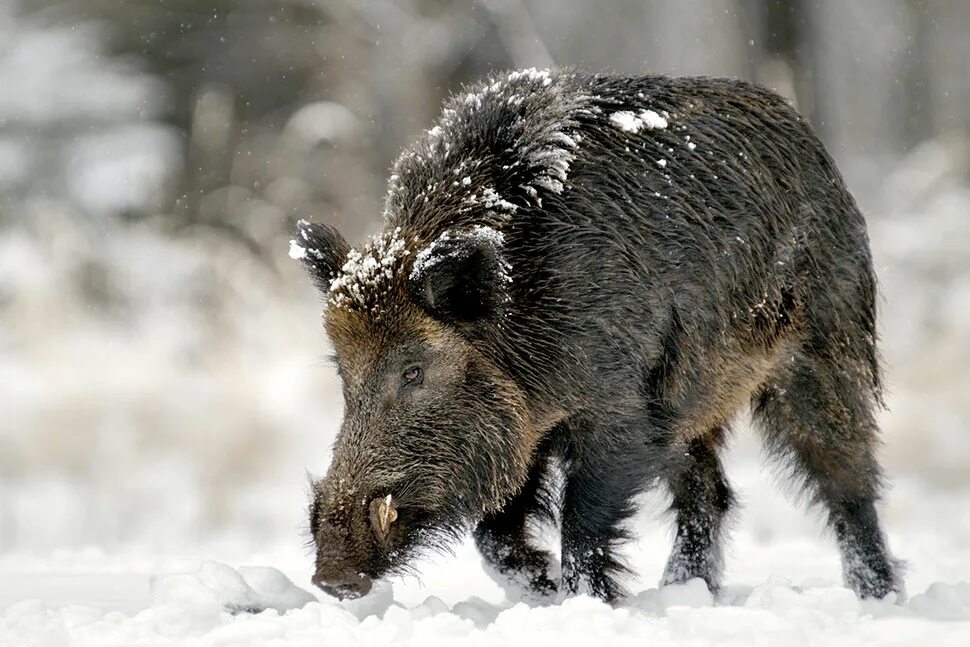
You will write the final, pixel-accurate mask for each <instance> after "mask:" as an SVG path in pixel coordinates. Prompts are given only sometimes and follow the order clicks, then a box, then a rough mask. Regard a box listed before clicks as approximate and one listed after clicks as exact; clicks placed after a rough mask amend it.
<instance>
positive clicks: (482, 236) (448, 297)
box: [290, 221, 538, 598]
mask: <svg viewBox="0 0 970 647" xmlns="http://www.w3.org/2000/svg"><path fill="white" fill-rule="evenodd" d="M502 242H503V241H502V236H501V234H500V233H498V232H497V231H495V230H493V229H487V228H484V227H471V228H468V229H465V230H462V231H447V232H445V233H443V234H441V235H440V236H438V237H436V238H435V239H434V240H432V241H419V240H416V239H412V240H409V241H406V240H405V239H404V238H403V237H402V234H401V232H400V230H395V231H389V232H385V233H384V234H382V235H379V236H377V237H375V238H373V239H371V241H370V242H368V243H367V244H366V245H365V246H363V247H362V248H361V249H360V250H352V249H350V247H349V246H348V245H347V243H346V242H345V241H344V239H343V238H342V237H341V236H340V234H339V233H337V232H336V231H335V230H334V229H332V228H330V227H328V226H325V225H317V224H310V223H306V222H305V221H301V223H300V226H299V230H298V232H297V238H296V239H295V240H294V241H293V242H292V243H291V250H290V251H291V255H292V256H294V257H296V258H299V259H300V260H302V261H303V263H304V265H305V266H306V267H307V269H308V270H309V273H310V275H311V277H312V278H313V279H314V281H315V282H316V284H317V285H318V287H319V288H320V290H321V291H322V292H323V293H324V297H325V299H326V305H325V316H324V320H325V327H326V331H327V335H328V336H329V338H330V341H331V343H332V344H333V348H334V351H335V356H334V360H335V363H336V365H337V369H338V372H339V373H340V376H341V379H342V381H343V396H344V419H343V423H342V426H341V429H340V432H339V435H338V436H337V439H336V442H335V444H334V447H333V457H332V460H331V463H330V468H329V471H328V472H327V474H326V476H325V477H324V478H323V479H321V480H319V481H317V482H315V483H313V495H312V496H313V500H312V503H311V506H310V530H311V533H312V536H313V541H314V544H315V547H316V574H315V575H314V577H313V581H314V583H316V584H317V585H318V586H320V587H321V588H322V589H323V590H324V591H326V592H327V593H329V594H331V595H335V596H338V597H341V598H344V597H357V596H360V595H363V594H366V593H367V592H368V591H369V590H370V586H371V581H372V580H373V579H375V578H380V577H383V576H385V575H388V574H391V573H400V572H406V571H407V570H408V565H409V563H410V562H411V561H412V560H413V558H414V557H415V555H416V554H418V553H420V552H422V551H423V550H427V549H435V548H442V547H445V546H446V545H447V544H448V543H449V540H450V539H452V538H454V537H456V536H458V535H460V534H461V533H462V532H463V531H464V530H465V529H466V528H467V527H468V526H469V524H471V523H474V521H475V520H476V519H478V518H480V517H481V515H482V514H483V512H486V511H490V510H495V509H498V508H500V507H501V505H502V503H503V502H504V501H505V500H506V499H507V498H508V497H509V496H511V495H512V494H514V493H515V492H516V491H517V490H518V489H519V488H520V487H521V485H522V483H523V482H524V481H525V478H526V474H527V471H528V465H529V462H530V457H531V455H532V452H533V451H534V448H535V445H536V442H537V440H538V439H537V438H536V437H535V436H536V433H535V431H534V426H533V425H532V424H530V422H529V417H528V415H527V413H526V411H527V409H526V405H525V395H524V394H523V392H522V390H521V389H520V388H519V387H518V386H517V385H516V383H515V382H514V381H513V380H512V379H511V378H510V377H509V376H508V375H507V374H506V372H504V371H503V369H502V368H501V366H500V364H501V361H500V360H499V359H498V358H497V357H496V356H495V355H496V354H497V352H494V351H490V350H489V349H490V348H492V347H493V344H490V343H489V342H488V340H489V339H493V340H494V339H495V336H496V335H501V334H502V328H503V319H504V317H503V315H504V312H505V308H506V307H507V305H508V304H507V293H508V292H507V290H508V281H509V279H508V266H507V264H506V262H505V261H504V259H503V255H502Z"/></svg>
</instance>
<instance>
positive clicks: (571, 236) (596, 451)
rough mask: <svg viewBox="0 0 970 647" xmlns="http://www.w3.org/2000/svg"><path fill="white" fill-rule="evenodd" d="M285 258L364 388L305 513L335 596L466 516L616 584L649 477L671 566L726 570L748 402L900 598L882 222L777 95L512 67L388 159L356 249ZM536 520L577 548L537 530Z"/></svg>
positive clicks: (529, 588)
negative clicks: (389, 167)
mask: <svg viewBox="0 0 970 647" xmlns="http://www.w3.org/2000/svg"><path fill="white" fill-rule="evenodd" d="M290 251H291V255H292V256H294V257H296V258H299V259H301V260H302V261H303V263H304V264H305V265H306V267H307V268H308V270H309V273H310V275H311V277H312V278H313V280H314V281H315V282H316V284H317V285H318V286H319V288H320V290H321V291H322V293H323V295H324V298H325V328H326V333H327V335H328V337H329V339H330V341H331V342H332V345H333V349H334V352H335V362H336V365H337V367H338V371H339V374H340V376H341V378H342V382H343V397H344V402H345V411H344V420H343V424H342V427H341V429H340V433H339V436H338V437H337V440H336V443H335V446H334V448H333V458H332V462H331V464H330V468H329V471H328V473H327V475H326V477H325V478H323V479H322V480H320V481H318V482H316V483H315V484H314V486H313V502H312V505H311V510H310V513H311V514H310V527H311V532H312V535H313V539H314V542H315V545H316V571H315V575H314V577H313V581H314V582H315V583H317V584H318V585H319V586H321V587H322V588H323V589H324V590H325V591H326V592H328V593H331V594H333V595H336V596H339V597H352V596H358V595H362V594H365V593H367V592H368V590H369V589H370V586H371V582H372V580H374V579H375V578H381V577H384V576H386V575H388V574H392V573H399V572H405V571H407V570H408V569H409V568H410V565H411V564H413V561H414V559H415V556H416V555H418V554H419V553H421V552H422V551H424V550H428V549H437V548H441V547H445V546H447V545H449V544H450V543H451V542H452V541H454V540H455V539H456V538H459V537H461V536H462V535H463V533H465V532H467V531H468V530H472V531H473V533H474V538H475V540H476V542H477V545H478V547H479V548H480V550H481V553H482V556H483V559H484V561H485V564H486V565H487V566H488V567H489V570H490V571H491V572H492V573H493V574H495V575H496V576H497V577H498V578H499V579H500V580H503V581H504V582H505V583H506V584H515V585H518V586H520V587H522V588H523V589H524V591H525V593H526V594H529V595H532V596H534V597H537V598H549V597H555V596H557V595H558V594H567V595H568V594H574V593H577V592H586V593H590V594H592V595H595V596H598V597H600V598H602V599H604V600H607V601H615V600H617V599H618V598H620V597H621V596H622V595H623V590H622V587H621V584H620V583H619V581H618V580H619V577H620V576H621V575H622V574H623V573H624V571H625V567H624V565H623V564H622V563H621V561H620V560H619V559H618V558H617V556H616V547H617V545H618V544H619V543H620V542H622V541H624V540H626V539H627V530H625V528H626V526H625V524H624V521H625V520H627V519H628V518H629V517H630V516H631V515H632V514H633V513H634V511H635V498H636V497H637V495H638V494H640V493H642V492H643V491H644V490H646V489H647V488H651V487H654V486H656V485H658V484H659V485H661V486H664V487H666V488H667V489H668V490H669V492H670V494H671V497H672V508H673V511H674V513H675V518H676V524H677V531H676V539H675V540H674V547H673V552H672V554H671V556H670V558H669V561H668V563H667V567H666V570H665V572H664V574H663V577H662V582H663V583H674V582H683V581H686V580H688V579H690V578H695V577H699V578H703V579H704V580H705V581H706V582H707V584H708V586H709V587H710V588H711V589H712V590H713V591H716V590H717V589H718V586H719V585H720V578H721V572H722V563H723V550H722V545H723V541H724V531H725V516H726V515H727V514H728V512H729V510H730V509H731V507H732V503H733V501H734V497H733V496H732V493H731V488H730V486H729V485H728V483H727V480H726V479H725V475H724V472H723V469H722V466H721V463H720V461H719V458H718V452H719V450H720V449H721V447H722V446H723V444H724V441H725V437H726V436H727V434H728V426H729V424H730V422H731V420H732V419H733V418H735V416H736V414H737V413H738V412H739V411H743V410H745V407H746V405H750V409H751V411H753V417H754V420H755V421H756V423H757V425H758V427H759V428H760V430H761V432H762V433H763V436H764V441H765V444H766V446H767V448H768V450H769V451H770V454H771V455H772V456H774V457H775V458H777V459H778V460H779V461H781V462H782V463H783V465H784V466H786V467H787V468H789V471H790V473H791V475H792V476H793V477H795V478H796V479H797V480H798V482H799V483H800V484H801V485H802V486H803V487H804V488H805V490H806V492H807V493H808V494H809V496H810V500H811V501H812V502H814V503H815V504H817V505H819V506H821V507H822V508H824V510H825V511H826V512H827V514H828V522H829V524H830V526H831V527H832V529H833V530H834V533H835V536H836V538H837V540H838V545H839V549H840V550H841V554H842V563H843V572H844V579H845V582H846V584H847V585H848V586H849V587H851V588H852V589H853V590H854V591H855V592H856V593H857V594H858V595H860V596H862V597H877V598H878V597H883V596H886V595H887V594H889V593H890V592H893V591H900V590H901V586H902V583H901V580H900V577H899V575H898V566H897V563H896V562H895V560H894V559H893V558H892V557H891V556H890V554H889V551H888V550H887V546H886V542H885V539H884V536H883V533H882V531H881V528H880V525H879V522H878V519H877V514H876V509H875V507H874V503H875V501H876V500H877V498H878V496H879V491H880V479H881V477H880V469H879V465H878V463H877V459H876V456H875V453H876V448H877V433H878V430H877V426H876V421H875V419H874V410H875V409H876V408H877V407H878V406H880V377H879V366H878V361H877V350H876V310H875V296H876V281H875V277H874V274H873V268H872V261H871V256H870V251H869V243H868V238H867V233H866V225H865V221H864V219H863V216H862V214H861V213H860V211H859V209H858V207H857V206H856V203H855V201H854V200H853V198H852V196H851V195H850V193H849V191H848V189H847V188H846V185H845V183H844V181H843V179H842V177H841V175H840V174H839V171H838V170H837V169H836V167H835V164H834V163H833V161H832V159H831V157H830V156H829V155H828V154H827V152H826V151H825V149H824V147H823V145H822V144H821V142H820V141H819V139H818V137H817V136H816V135H815V133H814V132H813V130H812V128H811V127H810V126H809V124H808V123H807V122H806V121H805V119H804V118H802V117H801V116H799V115H798V114H797V113H796V112H795V110H793V109H792V108H791V107H790V106H789V105H788V104H787V103H786V102H785V101H784V100H783V99H781V98H780V97H778V96H777V95H775V94H773V93H772V92H770V91H768V90H765V89H763V88H760V87H757V86H755V85H751V84H749V83H745V82H741V81H735V80H726V79H710V78H666V77H661V76H644V77H622V76H609V75H600V74H584V73H578V72H575V71H537V70H534V69H531V70H522V71H516V72H512V73H508V74H498V75H494V76H492V77H491V78H487V79H485V80H484V81H482V82H480V83H477V84H475V85H472V86H470V87H468V88H466V89H464V90H462V91H461V92H459V93H457V94H456V95H455V96H453V97H452V98H451V99H450V100H449V101H448V102H447V103H446V104H445V106H444V110H443V113H442V115H441V117H440V119H439V121H438V122H437V124H436V125H434V127H433V128H431V129H430V130H429V131H427V133H426V134H425V135H424V137H423V138H421V139H420V141H418V142H417V143H416V144H414V145H413V146H412V147H411V148H409V149H407V150H406V151H405V152H404V153H403V154H402V155H401V156H400V158H399V159H398V160H397V162H396V164H395V166H394V168H393V174H392V175H391V177H390V180H389V182H388V191H387V198H386V206H385V210H384V228H383V231H382V232H381V233H379V234H377V235H375V236H374V237H373V238H372V239H370V240H369V241H367V242H366V243H364V244H363V245H362V246H361V247H359V248H357V249H353V248H351V246H350V245H349V244H348V243H347V242H346V241H345V240H344V239H343V238H342V237H341V235H340V234H339V233H338V232H337V231H336V230H334V229H333V228H332V227H329V226H327V225H322V224H310V223H306V222H301V223H300V225H299V227H298V231H297V234H296V237H295V239H294V241H292V243H291V250H290ZM554 471H561V475H562V477H561V479H553V478H551V477H550V474H552V473H553V472H554ZM557 473H558V472H557ZM543 519H556V520H557V521H558V524H559V526H560V529H561V537H562V559H561V564H557V563H556V560H554V559H553V558H552V556H551V555H550V553H549V552H548V551H545V550H542V549H541V548H540V547H538V546H537V545H536V544H535V541H534V538H533V535H532V532H531V531H532V529H533V527H534V523H535V522H536V521H541V520H543Z"/></svg>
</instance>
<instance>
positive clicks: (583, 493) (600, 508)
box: [560, 405, 683, 603]
mask: <svg viewBox="0 0 970 647" xmlns="http://www.w3.org/2000/svg"><path fill="white" fill-rule="evenodd" d="M651 414H652V412H651V411H649V409H648V407H647V406H646V405H644V410H643V411H636V412H633V413H627V414H626V415H623V416H618V418H617V419H613V420H610V419H608V418H601V417H598V416H597V417H594V416H578V417H576V418H573V419H571V420H570V421H569V424H568V425H564V426H565V427H568V429H569V431H568V436H569V437H571V438H572V439H573V441H572V442H570V443H569V444H568V445H567V446H565V447H563V448H562V449H561V450H560V451H562V455H563V459H564V470H565V476H566V480H565V485H564V487H563V494H562V514H561V516H562V521H561V525H562V528H561V531H562V591H561V593H563V594H566V595H573V594H577V593H585V594H588V595H592V596H595V597H598V598H600V599H602V600H605V601H607V602H610V603H614V602H617V601H618V600H619V599H620V598H622V597H624V596H625V595H626V591H625V590H624V589H623V587H622V586H621V585H620V584H619V583H618V582H617V578H619V577H622V576H624V575H627V574H628V573H629V572H630V571H629V569H628V568H627V567H626V566H625V565H624V564H623V563H622V562H620V561H619V559H618V558H617V557H616V555H615V550H616V548H617V547H618V546H619V545H620V544H622V543H623V542H625V541H627V540H629V539H630V532H629V529H628V528H627V527H625V524H624V522H625V521H626V520H627V519H629V518H630V517H631V516H632V515H633V514H634V513H635V512H636V502H635V497H636V496H637V495H638V494H641V493H642V492H644V491H645V490H646V489H648V488H649V486H650V485H651V484H653V483H656V482H657V480H658V478H660V476H661V473H660V470H662V469H664V467H662V466H669V465H673V464H679V463H681V461H679V460H678V459H677V454H678V453H682V449H683V448H682V447H681V449H680V451H676V450H675V447H676V446H677V445H676V444H675V443H674V441H673V438H672V434H671V433H669V432H667V431H666V429H665V427H664V426H663V424H664V422H665V421H663V420H660V419H655V418H654V417H653V416H652V415H651ZM636 428H649V429H650V432H649V433H646V434H644V436H645V437H646V440H645V439H644V438H643V437H639V435H638V434H631V433H624V432H623V431H621V429H636ZM580 439H583V440H580Z"/></svg>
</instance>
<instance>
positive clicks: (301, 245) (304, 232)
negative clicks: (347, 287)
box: [290, 220, 350, 292]
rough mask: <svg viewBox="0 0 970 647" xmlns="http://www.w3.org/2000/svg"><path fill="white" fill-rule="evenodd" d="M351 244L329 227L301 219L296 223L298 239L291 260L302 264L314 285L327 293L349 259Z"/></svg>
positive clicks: (294, 241) (291, 243)
mask: <svg viewBox="0 0 970 647" xmlns="http://www.w3.org/2000/svg"><path fill="white" fill-rule="evenodd" d="M348 252H350V245H348V244H347V241H346V240H344V237H343V236H341V235H340V232H338V231H337V230H336V229H334V228H333V227H331V226H329V225H321V224H317V223H314V222H307V221H306V220H301V221H299V222H298V223H297V224H296V238H294V239H293V240H291V241H290V257H291V258H295V259H297V260H299V261H302V263H303V265H304V267H306V269H307V272H309V273H310V278H312V279H313V282H314V284H316V286H317V287H318V288H319V289H320V290H321V291H323V292H327V291H329V290H330V282H331V281H332V280H333V279H334V277H336V276H337V272H339V271H340V268H341V267H343V264H344V262H345V261H346V260H347V253H348Z"/></svg>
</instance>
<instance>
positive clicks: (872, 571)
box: [754, 345, 904, 598]
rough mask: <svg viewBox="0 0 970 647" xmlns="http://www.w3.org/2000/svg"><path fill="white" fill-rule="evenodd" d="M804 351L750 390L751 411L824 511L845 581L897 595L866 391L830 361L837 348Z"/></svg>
mask: <svg viewBox="0 0 970 647" xmlns="http://www.w3.org/2000/svg"><path fill="white" fill-rule="evenodd" d="M810 346H811V345H809V347H810ZM811 352H812V351H803V352H801V353H797V354H796V355H795V356H794V357H793V361H792V362H791V363H790V364H789V365H788V366H787V367H785V368H784V369H783V372H782V374H780V375H777V377H776V380H775V381H774V383H772V384H769V385H768V386H767V387H766V388H764V390H763V391H762V392H761V393H760V394H759V395H757V396H756V398H755V406H754V412H755V418H756V420H757V421H758V422H760V426H761V428H762V431H763V433H764V437H765V444H766V446H767V448H768V450H769V452H770V453H771V454H772V455H773V456H774V457H775V458H776V459H778V460H779V461H780V462H782V464H783V465H785V466H786V467H788V468H789V469H790V471H791V472H792V473H793V475H794V476H796V477H798V478H799V480H800V481H801V482H802V484H803V486H804V488H805V491H806V493H807V494H808V495H809V496H810V498H811V499H810V500H811V502H812V503H813V504H815V505H820V506H821V507H822V508H823V509H825V510H826V511H827V513H828V524H829V526H830V527H831V528H832V529H833V530H834V532H835V536H836V540H837V542H838V545H839V550H840V551H841V555H842V572H843V577H844V579H845V584H846V586H848V587H849V588H851V589H852V590H854V591H856V593H857V594H859V595H860V596H861V597H864V598H882V597H884V596H886V595H887V594H889V593H891V592H894V591H895V592H897V593H899V595H900V596H903V595H904V591H903V583H902V578H901V577H900V576H899V575H898V574H899V573H901V572H902V568H901V564H900V563H899V562H898V561H897V560H895V559H893V558H892V557H891V556H890V554H889V551H888V549H887V547H886V542H885V538H884V537H883V535H882V531H881V530H880V528H879V521H878V518H877V516H876V509H875V505H874V502H875V501H876V499H877V498H878V496H879V489H880V470H879V465H878V463H877V462H876V458H875V450H876V446H877V437H876V434H877V431H878V430H877V427H876V422H875V419H874V417H873V412H872V408H873V407H874V406H875V400H874V395H873V394H872V391H871V389H868V388H865V387H864V386H863V387H860V383H861V384H864V382H860V381H859V380H855V379H852V377H851V375H852V374H851V373H848V372H846V371H845V370H844V369H843V368H841V367H840V366H839V365H838V360H837V359H836V358H838V355H831V354H809V353H811Z"/></svg>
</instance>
